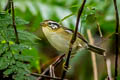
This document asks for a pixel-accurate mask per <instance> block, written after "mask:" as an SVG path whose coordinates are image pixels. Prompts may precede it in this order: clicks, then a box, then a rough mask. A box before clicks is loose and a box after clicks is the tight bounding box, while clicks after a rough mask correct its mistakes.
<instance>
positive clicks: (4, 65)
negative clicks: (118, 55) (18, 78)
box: [0, 57, 10, 70]
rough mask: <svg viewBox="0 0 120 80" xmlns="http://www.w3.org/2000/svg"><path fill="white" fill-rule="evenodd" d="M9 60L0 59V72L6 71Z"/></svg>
mask: <svg viewBox="0 0 120 80" xmlns="http://www.w3.org/2000/svg"><path fill="white" fill-rule="evenodd" d="M9 62H10V60H8V59H7V58H6V57H0V70H3V69H6V68H7V67H8V66H9Z"/></svg>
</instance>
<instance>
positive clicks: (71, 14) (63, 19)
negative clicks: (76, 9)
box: [59, 13, 74, 23]
mask: <svg viewBox="0 0 120 80" xmlns="http://www.w3.org/2000/svg"><path fill="white" fill-rule="evenodd" d="M73 15H74V13H71V14H69V15H67V16H65V17H64V18H62V19H61V20H60V22H59V23H62V21H64V20H65V19H67V18H69V17H71V16H73Z"/></svg>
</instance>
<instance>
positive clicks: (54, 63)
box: [37, 54, 65, 80]
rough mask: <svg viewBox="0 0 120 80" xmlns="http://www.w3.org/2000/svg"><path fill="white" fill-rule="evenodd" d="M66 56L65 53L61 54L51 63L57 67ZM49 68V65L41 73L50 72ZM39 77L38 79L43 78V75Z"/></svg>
mask: <svg viewBox="0 0 120 80" xmlns="http://www.w3.org/2000/svg"><path fill="white" fill-rule="evenodd" d="M64 57H65V54H63V55H61V56H60V57H59V58H57V59H56V60H55V62H53V63H52V64H51V65H52V66H54V67H57V66H58V65H59V64H60V62H61V61H62V60H63V58H64ZM49 70H50V68H49V67H48V68H46V69H45V70H44V72H42V73H41V75H46V73H47V72H49ZM37 79H38V80H42V79H43V77H41V76H39V77H38V78H37Z"/></svg>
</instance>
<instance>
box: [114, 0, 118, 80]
mask: <svg viewBox="0 0 120 80" xmlns="http://www.w3.org/2000/svg"><path fill="white" fill-rule="evenodd" d="M113 2H114V8H115V15H116V37H115V40H116V41H115V43H116V47H115V49H116V50H115V53H116V56H115V80H117V75H118V53H119V35H118V34H119V14H118V9H117V3H116V0H113Z"/></svg>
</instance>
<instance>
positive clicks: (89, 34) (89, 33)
mask: <svg viewBox="0 0 120 80" xmlns="http://www.w3.org/2000/svg"><path fill="white" fill-rule="evenodd" d="M87 34H88V39H89V41H90V44H94V40H93V38H92V35H91V31H90V29H88V30H87ZM91 58H92V64H93V73H94V80H98V71H97V64H96V56H95V53H94V52H91Z"/></svg>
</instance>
